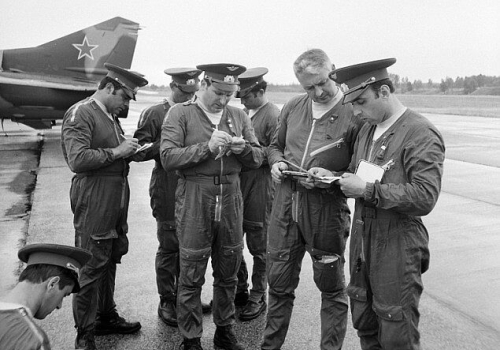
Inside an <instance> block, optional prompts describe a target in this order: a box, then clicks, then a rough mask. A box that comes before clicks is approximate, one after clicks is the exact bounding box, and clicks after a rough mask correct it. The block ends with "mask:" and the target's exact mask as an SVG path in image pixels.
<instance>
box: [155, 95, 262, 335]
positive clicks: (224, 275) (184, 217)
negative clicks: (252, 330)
mask: <svg viewBox="0 0 500 350" xmlns="http://www.w3.org/2000/svg"><path fill="white" fill-rule="evenodd" d="M215 128H218V130H222V131H225V132H227V133H229V134H230V135H232V136H243V138H244V139H245V140H246V141H247V143H246V145H245V149H244V150H243V151H242V152H241V153H240V154H231V155H229V156H227V155H226V156H223V157H222V158H220V159H218V160H216V159H215V157H216V156H217V154H212V152H211V151H210V149H209V147H208V143H209V140H210V138H211V136H212V133H213V131H214V130H215ZM160 155H161V161H162V165H163V167H164V168H165V169H166V170H168V171H171V170H177V171H178V172H179V174H180V177H181V178H180V179H179V182H178V185H177V190H176V207H175V210H176V222H177V234H178V238H179V249H180V257H179V259H180V275H179V288H178V295H177V321H178V324H179V331H180V332H181V334H182V335H183V337H184V338H187V339H193V338H200V337H201V335H202V331H203V329H202V310H201V300H200V295H201V287H202V286H203V284H204V282H205V272H206V268H207V263H208V259H209V258H210V257H211V259H212V269H213V276H214V292H213V319H214V323H215V324H216V325H217V326H227V325H230V324H233V323H234V322H235V315H234V314H235V307H234V295H235V290H236V283H237V278H236V273H237V271H238V268H239V265H240V262H241V257H242V249H243V230H242V227H243V201H242V197H241V190H240V179H239V176H240V171H241V167H242V166H246V167H249V168H258V167H259V166H260V165H261V163H262V160H263V158H264V154H263V150H262V148H261V147H260V145H259V143H258V141H257V138H256V137H255V134H254V132H253V128H252V125H251V122H250V118H248V116H247V115H246V114H245V113H244V112H243V111H242V110H240V109H239V108H235V107H232V106H226V107H225V108H224V110H223V114H222V118H221V120H220V123H219V125H217V126H216V125H213V124H212V122H211V121H210V119H209V118H208V117H207V115H206V114H205V113H204V112H203V110H202V109H201V108H200V107H199V106H198V105H197V104H196V103H193V102H186V103H184V104H182V105H181V104H178V105H176V106H174V107H172V108H171V109H170V111H169V113H168V116H167V118H166V119H165V122H164V124H163V127H162V136H161V146H160ZM217 200H219V203H220V204H219V207H220V208H221V213H220V220H215V211H216V206H217V205H216V204H217V203H216V201H217Z"/></svg>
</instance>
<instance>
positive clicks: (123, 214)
mask: <svg viewBox="0 0 500 350" xmlns="http://www.w3.org/2000/svg"><path fill="white" fill-rule="evenodd" d="M105 66H106V68H107V69H108V74H107V76H106V77H104V78H103V79H102V80H101V82H100V83H99V86H98V89H97V91H96V92H95V93H94V94H93V95H92V96H90V97H89V98H87V99H85V100H83V101H80V102H78V103H76V104H74V105H73V106H71V107H70V109H68V111H67V112H66V114H65V115H64V119H63V124H62V131H61V145H62V151H63V155H64V159H65V160H66V163H67V164H68V166H69V168H70V169H71V171H73V172H74V173H75V175H74V176H73V179H72V183H71V189H70V201H71V209H72V211H73V214H74V220H73V223H74V227H75V245H76V246H77V247H82V248H86V249H88V250H90V251H91V252H92V254H93V257H92V259H91V260H90V262H89V263H88V264H87V265H86V266H85V267H84V268H83V269H82V271H81V274H80V285H81V290H80V292H79V293H78V294H77V295H76V296H75V297H74V298H73V315H74V318H75V323H76V327H77V331H78V334H77V338H76V342H75V346H76V348H77V349H95V341H94V335H105V334H111V333H121V334H127V333H134V332H137V331H138V330H139V329H140V328H141V324H140V323H139V322H127V321H126V320H125V319H124V318H122V317H120V316H119V315H118V312H117V310H116V305H115V302H114V290H115V276H116V264H119V263H120V262H121V258H122V256H123V255H125V254H126V253H127V251H128V238H127V232H128V226H127V213H128V205H129V198H130V190H129V185H128V180H127V175H128V171H129V160H130V159H129V158H128V157H130V156H131V155H133V154H134V153H135V152H136V150H137V148H138V147H139V143H138V142H137V139H135V138H125V137H124V135H123V134H124V132H123V130H122V128H121V126H120V123H119V121H118V118H117V115H118V114H120V113H123V112H124V111H126V110H127V109H128V105H129V101H130V100H131V99H134V100H135V95H136V93H137V91H138V89H139V88H140V87H142V86H145V85H147V83H148V82H147V80H146V79H144V78H143V76H142V75H140V74H139V73H135V72H131V71H128V70H126V69H123V68H121V67H118V66H115V65H112V64H109V63H106V64H105Z"/></svg>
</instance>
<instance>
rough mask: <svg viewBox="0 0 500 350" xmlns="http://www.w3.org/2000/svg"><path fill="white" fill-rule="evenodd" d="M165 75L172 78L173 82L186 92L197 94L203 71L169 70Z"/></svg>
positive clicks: (188, 69) (191, 69)
mask: <svg viewBox="0 0 500 350" xmlns="http://www.w3.org/2000/svg"><path fill="white" fill-rule="evenodd" d="M164 72H165V74H168V75H170V76H172V81H173V82H174V83H175V84H176V85H177V86H178V87H179V89H181V90H182V91H184V92H195V91H198V90H199V89H200V79H199V78H198V76H199V75H200V74H201V70H199V69H196V68H168V69H165V70H164Z"/></svg>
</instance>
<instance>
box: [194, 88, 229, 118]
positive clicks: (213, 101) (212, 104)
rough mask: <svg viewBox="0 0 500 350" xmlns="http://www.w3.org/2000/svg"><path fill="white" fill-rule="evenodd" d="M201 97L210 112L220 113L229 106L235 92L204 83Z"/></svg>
mask: <svg viewBox="0 0 500 350" xmlns="http://www.w3.org/2000/svg"><path fill="white" fill-rule="evenodd" d="M201 91H202V93H201V96H200V99H201V101H202V102H203V104H204V105H205V106H206V108H207V109H208V111H209V112H211V113H218V112H220V111H222V110H223V109H224V107H226V106H227V104H228V103H229V101H231V97H233V94H234V92H231V91H226V90H221V89H219V88H216V87H215V86H214V84H211V85H210V86H207V85H206V84H202V87H201Z"/></svg>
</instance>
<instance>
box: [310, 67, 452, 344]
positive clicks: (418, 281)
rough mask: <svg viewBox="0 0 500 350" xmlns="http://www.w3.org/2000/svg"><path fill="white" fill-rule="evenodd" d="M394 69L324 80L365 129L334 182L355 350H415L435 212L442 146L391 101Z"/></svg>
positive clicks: (354, 71) (431, 130)
mask: <svg viewBox="0 0 500 350" xmlns="http://www.w3.org/2000/svg"><path fill="white" fill-rule="evenodd" d="M395 62H396V59H395V58H388V59H382V60H377V61H371V62H364V63H360V64H356V65H352V66H348V67H343V68H339V69H336V70H334V71H332V72H331V73H330V78H331V79H333V80H334V81H336V82H337V83H339V84H346V85H347V86H348V88H349V90H348V91H346V93H345V95H344V101H343V103H344V104H351V105H352V106H353V109H354V112H355V113H356V114H358V115H359V116H360V118H361V119H362V120H364V121H366V124H365V125H364V126H363V128H362V129H361V130H360V132H359V134H358V137H357V140H356V144H355V151H354V154H353V157H352V160H351V164H350V165H349V168H348V172H346V173H344V174H343V175H342V178H341V179H340V180H339V181H338V184H339V185H340V189H341V190H342V191H343V192H344V194H345V195H346V196H347V197H351V198H355V199H356V205H355V212H354V220H353V223H354V224H353V228H352V232H351V242H350V249H349V270H350V274H351V276H350V277H351V278H350V282H349V286H348V287H347V294H348V295H349V297H350V303H351V313H352V323H353V325H354V328H356V330H357V331H358V332H357V333H358V336H359V338H360V342H361V348H362V349H405V350H407V349H408V350H409V349H412V350H417V349H420V333H419V330H418V324H419V319H420V314H419V312H418V305H419V300H420V296H421V294H422V290H423V284H422V274H423V273H424V272H425V271H427V269H428V268H429V233H428V232H427V229H426V228H425V226H424V224H423V222H422V219H421V216H424V215H427V214H429V213H430V212H431V211H432V209H433V208H434V206H435V205H436V202H437V200H438V197H439V193H440V190H441V180H442V176H443V162H444V156H445V145H444V141H443V138H442V136H441V134H440V132H439V131H438V129H437V128H436V127H435V126H434V125H433V124H432V123H431V122H430V121H429V120H427V119H426V118H425V117H423V116H422V115H420V114H418V113H416V112H414V111H412V110H411V109H409V108H407V107H405V106H404V105H403V104H402V103H401V102H400V101H399V99H398V98H397V96H396V95H394V91H395V90H394V85H393V83H392V81H391V80H390V78H389V74H388V72H387V67H390V66H391V65H393V64H394V63H395ZM311 171H313V172H314V171H316V170H313V169H311ZM324 174H325V172H324V170H321V173H320V175H324ZM376 174H378V175H376ZM326 175H328V173H326Z"/></svg>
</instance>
